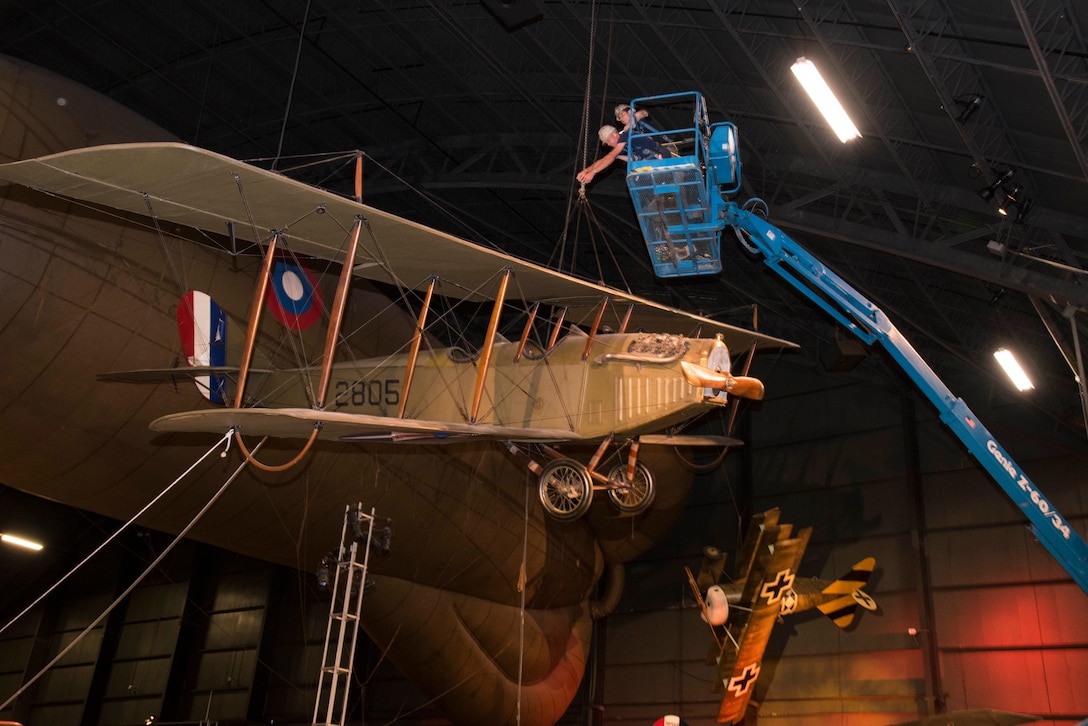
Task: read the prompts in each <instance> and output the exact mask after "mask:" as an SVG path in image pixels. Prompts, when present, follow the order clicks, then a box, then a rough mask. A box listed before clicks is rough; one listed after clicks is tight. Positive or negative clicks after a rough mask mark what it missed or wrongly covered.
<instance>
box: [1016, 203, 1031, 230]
mask: <svg viewBox="0 0 1088 726" xmlns="http://www.w3.org/2000/svg"><path fill="white" fill-rule="evenodd" d="M1033 204H1034V202H1033V201H1032V199H1031V197H1028V198H1027V199H1025V200H1024V201H1023V202H1022V203H1021V204H1019V205H1017V206H1018V209H1017V212H1016V223H1017V224H1023V223H1024V218H1025V217H1027V216H1028V212H1030V211H1031V207H1032V205H1033Z"/></svg>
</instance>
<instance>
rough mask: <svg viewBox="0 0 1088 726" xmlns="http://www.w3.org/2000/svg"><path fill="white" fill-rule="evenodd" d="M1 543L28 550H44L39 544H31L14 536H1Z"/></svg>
mask: <svg viewBox="0 0 1088 726" xmlns="http://www.w3.org/2000/svg"><path fill="white" fill-rule="evenodd" d="M0 542H6V543H8V544H12V545H15V546H17V547H26V548H27V549H28V550H40V549H41V548H42V546H41V545H40V544H38V543H37V542H31V541H30V540H28V539H23V538H22V537H16V536H15V535H13V534H0Z"/></svg>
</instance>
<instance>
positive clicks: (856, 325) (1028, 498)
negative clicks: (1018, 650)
mask: <svg viewBox="0 0 1088 726" xmlns="http://www.w3.org/2000/svg"><path fill="white" fill-rule="evenodd" d="M724 221H725V224H727V225H731V226H732V227H733V228H734V229H735V230H737V233H738V236H740V237H742V239H741V241H742V242H743V243H744V244H745V246H746V247H748V248H749V249H750V250H751V251H753V252H758V253H759V254H760V255H762V256H763V261H764V262H765V263H766V264H767V266H768V267H770V268H771V269H772V270H774V271H775V272H776V273H778V275H780V276H781V277H782V278H783V279H784V280H786V282H788V283H789V284H791V285H792V286H793V287H795V288H796V289H797V290H799V291H800V292H801V293H802V294H803V295H805V296H806V297H807V298H809V299H810V300H811V301H812V302H814V303H816V305H818V306H819V307H820V308H822V309H823V310H824V311H825V312H827V313H828V314H829V315H831V317H833V318H834V319H835V320H837V321H838V322H839V323H840V324H841V325H842V326H843V327H845V328H846V329H847V330H850V331H851V332H853V333H854V334H855V335H856V336H858V337H859V338H861V339H862V340H863V341H865V342H866V343H868V344H873V343H879V344H880V345H882V346H883V347H884V348H885V350H887V351H888V352H889V353H890V354H891V356H892V358H894V359H895V361H896V362H897V363H898V364H899V365H900V367H902V369H903V370H904V371H906V373H907V375H908V376H910V378H911V380H913V381H914V383H915V385H917V386H918V388H919V390H921V392H922V393H923V394H925V396H926V398H928V399H929V400H930V402H931V403H932V404H933V405H934V406H936V407H937V411H938V412H939V413H940V418H941V421H943V422H944V423H945V425H947V426H948V428H950V429H951V430H952V432H953V433H954V434H956V436H957V437H959V439H960V441H962V442H963V444H964V446H966V447H967V450H968V451H969V452H970V453H971V455H972V456H974V457H975V459H976V460H977V461H978V462H979V463H980V464H981V465H982V467H983V468H984V469H986V471H987V472H988V473H989V474H990V476H991V477H993V479H994V481H996V482H997V484H998V485H999V486H1000V487H1001V488H1002V489H1004V490H1005V493H1006V494H1008V495H1009V497H1011V498H1012V500H1013V502H1014V503H1015V504H1016V506H1018V507H1019V508H1020V509H1021V510H1022V511H1023V512H1024V514H1026V515H1027V517H1028V519H1029V520H1031V523H1032V529H1033V531H1034V533H1035V535H1036V536H1037V537H1038V538H1039V541H1040V542H1042V543H1043V546H1045V547H1046V548H1047V550H1049V551H1050V553H1051V554H1052V555H1053V556H1054V558H1055V559H1057V560H1058V562H1059V563H1060V564H1061V565H1062V567H1064V568H1065V570H1066V572H1068V573H1069V574H1070V575H1071V576H1072V577H1073V580H1074V581H1075V582H1076V583H1077V584H1078V585H1080V587H1081V589H1082V590H1084V591H1085V592H1086V593H1088V546H1086V545H1085V543H1084V540H1083V539H1081V538H1080V536H1079V535H1078V534H1077V532H1076V531H1074V530H1073V528H1072V527H1071V526H1070V524H1069V522H1068V521H1066V520H1065V518H1063V517H1062V515H1061V514H1059V513H1058V510H1057V508H1056V507H1055V506H1054V505H1053V504H1051V502H1050V501H1049V500H1048V499H1047V498H1046V497H1045V496H1043V493H1042V492H1041V491H1039V488H1038V487H1036V486H1035V484H1034V483H1032V481H1031V480H1030V479H1028V477H1027V475H1026V474H1024V472H1023V471H1022V470H1021V469H1020V467H1019V465H1017V464H1016V462H1015V461H1013V459H1012V457H1011V456H1009V454H1008V453H1007V452H1006V451H1005V450H1004V449H1003V448H1001V445H1000V444H998V443H997V440H996V439H995V438H994V437H993V435H992V434H991V433H990V432H989V431H988V430H987V429H986V427H985V426H983V425H982V423H981V422H980V421H979V420H978V418H977V417H976V416H975V414H974V413H972V411H971V409H970V408H968V407H967V404H966V403H964V402H963V399H960V398H957V397H955V396H953V395H952V392H951V391H950V390H949V389H948V387H947V386H946V385H945V384H944V383H943V382H942V381H941V379H940V378H938V377H937V374H936V373H934V372H933V369H932V368H930V367H929V365H928V364H927V363H926V362H925V361H924V360H923V359H922V357H921V356H920V355H918V352H917V351H915V350H914V347H913V346H912V345H911V344H910V343H909V342H908V341H907V339H906V338H904V337H903V335H902V334H901V333H900V332H899V330H898V329H897V328H896V327H895V325H893V324H892V322H891V321H890V320H889V319H888V317H887V316H886V315H885V314H884V313H883V312H882V311H881V310H880V308H878V307H877V306H876V305H874V304H873V303H872V302H871V301H869V300H868V299H866V298H865V296H864V295H862V294H861V293H859V292H858V291H857V290H855V289H854V288H853V287H852V286H851V285H850V284H849V283H847V282H846V281H845V280H843V279H842V278H841V277H839V276H838V275H836V274H835V273H834V272H832V271H831V270H829V269H827V268H826V267H824V265H823V264H822V263H821V262H820V261H819V260H817V259H816V258H815V257H813V256H812V254H810V253H809V252H808V251H807V250H806V249H804V248H803V247H801V245H799V244H798V243H797V242H795V241H793V240H792V239H791V238H790V237H789V236H788V235H786V234H785V233H784V232H782V231H781V230H780V229H778V228H776V227H774V226H773V225H771V224H769V223H767V222H766V221H765V220H764V219H762V218H760V217H759V216H757V215H755V214H753V213H752V211H751V210H750V209H741V208H740V207H738V206H737V205H736V204H735V203H733V202H728V203H726V204H725V216H724Z"/></svg>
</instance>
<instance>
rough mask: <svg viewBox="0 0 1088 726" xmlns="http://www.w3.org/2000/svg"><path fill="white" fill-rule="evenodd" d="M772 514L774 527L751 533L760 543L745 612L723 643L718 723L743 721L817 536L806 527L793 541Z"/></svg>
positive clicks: (747, 579)
mask: <svg viewBox="0 0 1088 726" xmlns="http://www.w3.org/2000/svg"><path fill="white" fill-rule="evenodd" d="M772 511H773V513H774V517H773V519H774V524H772V525H769V526H767V525H766V523H764V524H763V525H760V526H759V528H758V532H757V533H756V535H755V537H754V538H753V537H752V535H751V533H750V534H749V540H750V541H755V543H756V544H755V549H754V551H753V553H752V554H753V557H752V558H751V559H750V560H749V563H750V565H749V567H748V571H747V574H746V577H745V581H744V591H743V592H744V594H743V595H742V598H741V603H742V605H743V606H744V608H743V609H740V613H738V615H739V617H738V618H737V620H736V622H731V623H730V624H729V633H730V636H731V638H730V641H729V642H726V643H725V644H724V649H723V650H722V653H721V656H720V657H719V659H718V664H717V665H718V668H717V679H718V682H720V683H721V686H722V688H723V689H724V693H723V695H722V702H721V706H720V708H719V710H718V718H717V720H718V722H719V723H734V724H737V723H741V722H742V721H743V720H744V714H745V710H746V709H747V707H748V702H749V701H750V700H751V698H752V692H753V690H754V689H755V682H756V679H757V678H758V677H759V671H760V668H761V667H762V662H763V652H764V651H765V650H766V648H767V641H768V640H769V639H770V637H771V628H773V627H774V623H775V620H776V619H777V618H778V614H779V611H780V609H781V607H782V598H783V596H784V595H786V593H787V592H789V591H790V590H791V589H792V587H793V583H794V580H795V579H796V576H797V568H798V566H799V565H800V563H801V558H802V557H803V556H804V554H805V548H806V547H807V546H808V540H809V537H810V536H811V534H812V530H811V529H810V528H805V529H803V530H801V532H800V533H799V534H798V536H797V537H791V536H790V534H791V529H792V528H791V527H790V525H778V523H777V510H772ZM768 514H769V513H768ZM746 549H747V548H746ZM733 612H737V611H736V610H734V611H733Z"/></svg>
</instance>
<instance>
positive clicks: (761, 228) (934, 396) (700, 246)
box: [627, 92, 1088, 593]
mask: <svg viewBox="0 0 1088 726" xmlns="http://www.w3.org/2000/svg"><path fill="white" fill-rule="evenodd" d="M642 109H644V110H647V111H650V113H651V114H652V115H651V118H652V119H653V121H654V124H653V125H652V126H651V125H649V124H646V123H641V124H637V125H636V126H635V128H633V129H632V130H631V136H630V142H629V143H631V144H634V143H638V139H639V138H644V139H650V140H652V141H654V142H655V143H657V144H658V145H659V146H660V147H661V148H662V154H661V156H662V158H660V159H650V160H642V161H638V160H635V159H634V158H633V155H631V158H629V160H628V163H627V186H628V188H629V189H630V192H631V199H632V201H633V202H634V205H635V211H636V212H637V214H638V219H639V225H640V227H641V228H642V233H643V236H644V237H645V239H646V245H647V248H648V250H649V253H650V261H651V262H652V263H653V266H654V272H655V273H656V274H657V275H658V276H659V277H675V276H688V275H701V274H711V273H716V272H720V271H721V269H722V266H721V256H720V248H719V244H720V238H721V232H722V230H724V229H727V228H732V230H733V231H734V233H735V234H736V236H737V238H738V239H739V240H740V241H741V243H742V244H743V245H744V246H745V247H746V248H747V249H748V250H749V251H750V252H752V253H755V254H758V255H760V256H762V258H763V261H764V263H766V265H767V266H768V267H770V268H771V269H772V270H774V271H775V272H776V273H777V274H778V275H779V276H781V277H782V278H783V279H784V280H785V281H786V282H788V283H789V284H790V285H792V286H793V287H794V288H796V289H797V290H798V291H800V292H801V293H802V294H803V295H804V296H805V297H807V298H808V299H809V300H811V301H812V302H813V303H815V304H816V305H817V306H819V307H820V308H821V309H822V310H824V311H825V312H826V313H827V314H828V315H830V316H831V317H832V318H834V319H835V320H836V321H837V322H838V323H839V324H840V325H842V326H843V327H844V328H846V329H847V330H849V331H851V332H852V333H853V334H854V335H856V336H857V337H858V338H860V339H861V340H862V341H864V342H865V343H866V344H868V345H873V344H876V343H879V344H880V345H881V346H883V347H884V349H885V350H887V351H888V353H890V354H891V356H892V358H893V359H894V360H895V361H896V362H897V363H898V364H899V365H900V367H902V369H903V370H904V371H905V372H906V373H907V375H908V376H910V378H911V380H912V381H913V382H914V383H915V385H917V387H918V389H919V390H920V391H921V392H922V393H923V394H924V395H925V396H926V398H928V399H929V400H930V402H931V403H932V404H933V405H934V406H935V407H936V408H937V411H938V413H939V414H940V418H941V421H943V422H944V423H945V425H946V426H948V428H949V429H951V430H952V433H954V434H955V435H956V436H957V437H958V438H959V440H960V441H961V442H963V445H964V446H966V447H967V450H968V451H969V452H970V453H971V455H972V456H974V457H975V459H976V460H977V461H978V462H979V464H981V465H982V467H983V468H984V469H985V470H986V471H987V472H988V473H989V474H990V476H991V477H993V479H994V481H995V482H997V484H998V486H1000V487H1001V488H1002V489H1003V490H1004V491H1005V493H1006V494H1008V496H1009V497H1011V498H1012V500H1013V502H1014V503H1015V504H1016V506H1017V507H1019V508H1020V509H1021V510H1022V511H1023V512H1024V514H1025V515H1026V516H1027V518H1028V519H1029V520H1030V521H1031V523H1032V529H1033V531H1034V533H1035V536H1036V537H1038V539H1039V541H1040V542H1042V543H1043V545H1044V546H1045V547H1046V548H1047V550H1049V551H1050V553H1051V554H1052V555H1053V556H1054V558H1055V559H1056V560H1057V561H1058V562H1059V563H1060V564H1061V565H1062V567H1063V568H1065V570H1066V572H1068V573H1069V574H1070V575H1071V576H1072V578H1073V580H1074V581H1075V582H1076V583H1077V584H1078V585H1079V586H1080V587H1081V589H1082V590H1084V591H1085V592H1086V593H1088V546H1086V545H1085V543H1084V540H1083V539H1081V537H1080V536H1079V535H1078V534H1077V532H1076V531H1075V530H1074V529H1073V528H1072V526H1071V525H1070V524H1069V522H1068V521H1067V520H1066V519H1065V518H1064V517H1063V516H1062V515H1061V514H1060V513H1059V512H1058V510H1057V508H1056V507H1055V506H1054V505H1053V504H1052V503H1051V502H1050V500H1048V499H1047V498H1046V497H1045V496H1044V495H1043V493H1042V492H1041V491H1039V488H1038V487H1037V486H1035V484H1034V483H1033V482H1032V481H1031V480H1030V479H1029V478H1028V477H1027V475H1026V474H1025V473H1024V472H1023V470H1022V469H1021V468H1020V466H1019V465H1018V464H1017V463H1016V462H1015V461H1014V460H1013V458H1012V457H1011V456H1010V455H1009V454H1008V452H1006V451H1005V449H1003V448H1002V447H1001V445H1000V444H999V443H998V442H997V440H996V439H995V438H994V437H993V435H992V434H991V433H990V432H989V431H988V430H987V429H986V427H985V426H983V425H982V423H981V422H980V421H979V420H978V418H977V417H976V416H975V415H974V413H972V412H971V409H970V408H968V406H967V404H966V403H964V402H963V399H960V398H957V397H956V396H954V395H953V394H952V392H951V391H950V390H949V389H948V387H947V386H946V385H945V384H944V383H943V382H942V381H941V379H940V378H938V377H937V374H936V373H934V372H933V369H932V368H930V367H929V365H928V364H927V363H926V362H925V361H924V360H923V359H922V357H921V356H920V355H918V352H917V351H915V350H914V347H913V346H911V344H910V343H909V342H908V341H907V339H906V338H904V337H903V335H902V334H901V333H900V332H899V330H898V329H897V328H896V327H895V325H894V324H893V323H892V322H891V321H890V320H889V319H888V317H887V316H886V315H885V314H884V313H883V312H882V311H881V310H880V309H879V308H878V307H877V306H876V305H874V304H873V303H872V302H871V301H869V300H868V299H866V298H865V296H864V295H862V294H861V293H859V292H858V291H857V290H855V289H854V288H853V287H852V286H851V285H850V284H849V283H848V282H846V281H845V280H843V279H842V278H841V277H839V276H838V275H836V274H835V273H834V272H832V271H831V270H829V269H827V268H826V267H825V266H824V265H823V264H822V263H821V262H820V261H819V260H818V259H816V258H815V257H813V256H812V254H810V253H809V252H808V251H807V250H806V249H804V248H803V247H802V246H801V245H799V244H798V243H797V242H795V241H794V240H793V239H791V238H790V237H789V236H788V235H786V234H785V233H784V232H782V230H780V229H778V228H777V227H775V226H774V225H772V224H769V223H768V222H767V221H766V220H765V219H764V218H763V217H762V216H760V214H758V213H757V212H763V213H764V214H765V212H766V205H765V204H764V203H763V202H762V200H759V199H750V200H749V201H748V202H747V203H746V204H745V205H744V206H743V207H742V206H739V205H737V204H736V203H735V202H730V201H728V200H727V199H726V197H727V196H728V195H730V194H733V193H734V192H736V191H737V190H739V189H740V179H741V163H740V152H739V149H738V147H737V130H736V127H735V126H734V125H733V124H731V123H715V124H711V123H709V121H708V119H707V112H706V105H705V103H704V100H703V97H702V95H701V94H699V93H695V92H685V93H676V94H669V95H665V96H653V97H646V98H636V99H634V100H633V101H632V102H631V118H632V119H634V118H636V115H637V112H638V110H642ZM670 115H671V116H672V118H674V119H681V121H680V122H679V123H678V124H662V122H661V119H662V118H667V117H669V116H670ZM669 126H675V128H670V127H669ZM659 128H661V129H665V130H659Z"/></svg>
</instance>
